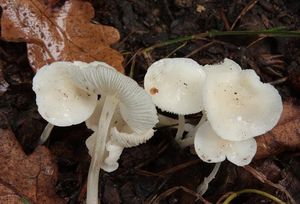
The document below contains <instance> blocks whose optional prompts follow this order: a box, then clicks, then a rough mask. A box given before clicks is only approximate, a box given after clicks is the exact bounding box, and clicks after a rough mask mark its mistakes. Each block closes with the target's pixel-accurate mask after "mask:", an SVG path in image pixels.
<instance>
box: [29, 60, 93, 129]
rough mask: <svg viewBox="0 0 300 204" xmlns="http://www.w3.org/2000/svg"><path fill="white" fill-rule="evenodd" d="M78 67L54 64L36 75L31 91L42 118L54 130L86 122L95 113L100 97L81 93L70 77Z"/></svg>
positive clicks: (84, 92) (68, 64) (66, 63)
mask: <svg viewBox="0 0 300 204" xmlns="http://www.w3.org/2000/svg"><path fill="white" fill-rule="evenodd" d="M74 67H76V66H75V65H74V64H72V63H70V62H54V63H52V64H50V65H45V66H44V67H42V69H39V71H38V72H37V73H36V75H35V76H34V78H33V82H32V85H33V87H32V89H33V90H34V92H35V93H36V103H37V106H38V111H39V113H40V114H41V116H42V117H43V118H44V119H45V120H47V121H48V122H49V123H51V124H53V125H55V126H69V125H75V124H79V123H81V122H83V121H85V120H86V119H87V118H89V117H90V115H91V114H92V113H93V111H94V109H95V106H96V103H97V95H96V94H91V93H88V92H86V91H84V90H83V89H80V88H79V87H78V86H77V85H76V84H75V83H74V82H73V81H72V78H71V77H70V74H69V70H72V69H73V68H74Z"/></svg>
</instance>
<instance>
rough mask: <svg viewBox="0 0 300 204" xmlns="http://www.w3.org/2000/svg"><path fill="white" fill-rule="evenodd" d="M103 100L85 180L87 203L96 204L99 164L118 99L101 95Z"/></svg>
mask: <svg viewBox="0 0 300 204" xmlns="http://www.w3.org/2000/svg"><path fill="white" fill-rule="evenodd" d="M100 100H105V101H104V105H103V108H102V112H101V116H100V119H99V124H98V129H97V132H96V141H95V144H94V148H93V150H94V151H93V156H92V161H91V164H90V169H89V174H88V181H87V198H86V199H87V200H86V202H87V204H98V203H100V202H98V183H99V172H100V168H101V164H102V162H103V160H104V153H105V146H106V142H107V137H108V133H109V126H110V122H111V119H112V117H113V115H114V112H115V109H116V107H117V105H118V102H119V100H118V99H117V98H116V97H115V96H106V97H101V99H100Z"/></svg>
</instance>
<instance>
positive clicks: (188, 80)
mask: <svg viewBox="0 0 300 204" xmlns="http://www.w3.org/2000/svg"><path fill="white" fill-rule="evenodd" d="M204 81H205V72H204V71H203V69H202V66H201V65H199V64H198V63H197V62H195V61H194V60H192V59H189V58H165V59H161V60H159V61H157V62H155V63H153V64H152V65H151V66H150V67H149V68H148V70H147V73H146V75H145V79H144V86H145V90H146V91H147V92H148V93H149V94H150V96H151V97H152V100H153V102H154V104H155V105H156V106H158V107H159V108H160V109H161V110H163V111H167V112H171V113H176V114H180V115H187V114H193V113H197V112H200V111H201V110H202V109H203V105H202V92H201V87H202V86H203V83H204Z"/></svg>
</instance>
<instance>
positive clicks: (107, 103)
mask: <svg viewBox="0 0 300 204" xmlns="http://www.w3.org/2000/svg"><path fill="white" fill-rule="evenodd" d="M75 64H77V65H80V66H78V67H76V68H75V69H72V71H71V72H70V75H71V77H72V79H73V80H74V81H75V83H76V84H77V86H79V87H81V88H82V89H83V90H85V91H86V92H87V93H90V94H97V95H101V98H100V101H99V103H100V106H101V107H102V110H101V114H100V117H99V121H98V126H97V129H96V131H95V138H96V139H95V141H94V144H93V147H92V150H90V152H91V153H92V161H91V164H90V169H89V174H88V184H87V203H89V204H97V203H98V180H99V171H100V168H101V165H102V164H103V163H105V160H107V159H108V160H110V159H111V160H112V161H115V160H116V157H119V155H120V152H121V151H120V149H121V148H122V147H120V146H116V144H114V143H111V144H112V145H115V146H110V144H109V145H107V144H108V142H109V141H110V136H111V133H110V131H111V129H112V128H113V127H114V126H115V125H114V122H115V121H114V120H113V118H114V115H115V113H116V112H117V111H119V112H120V115H121V118H122V119H123V120H124V122H125V123H126V125H127V126H128V127H129V128H130V130H132V134H134V135H135V136H139V135H144V134H146V133H147V132H149V130H151V129H152V128H153V127H154V125H155V124H156V123H157V122H158V119H157V113H156V109H155V106H154V104H153V103H152V100H151V98H150V96H149V95H148V94H147V93H146V92H145V91H144V89H142V88H141V87H140V86H139V85H138V84H137V83H136V82H135V81H134V80H133V79H131V78H129V77H126V76H124V75H122V74H121V73H119V72H117V71H116V70H115V69H113V68H112V67H110V66H109V65H107V64H92V66H90V65H89V64H87V63H82V62H81V63H78V62H75ZM96 115H97V114H96ZM152 133H153V132H152ZM152 135H153V134H152ZM152 135H151V136H152ZM121 136H122V135H121ZM112 149H117V150H118V153H117V155H116V156H113V155H112V154H111V153H109V155H110V156H108V157H106V156H107V154H106V153H107V152H111V150H112ZM108 162H110V161H108Z"/></svg>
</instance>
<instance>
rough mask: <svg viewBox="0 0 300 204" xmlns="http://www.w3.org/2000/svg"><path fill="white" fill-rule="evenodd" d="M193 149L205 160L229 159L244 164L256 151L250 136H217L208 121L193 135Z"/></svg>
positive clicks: (254, 143) (212, 161) (218, 160)
mask: <svg viewBox="0 0 300 204" xmlns="http://www.w3.org/2000/svg"><path fill="white" fill-rule="evenodd" d="M194 145H195V150H196V153H197V155H198V156H199V157H200V159H202V160H203V161H205V162H209V163H217V162H221V161H224V160H225V159H226V157H227V159H228V160H229V161H231V162H232V163H234V164H236V165H238V166H244V165H247V164H249V163H250V162H251V160H252V158H253V157H254V155H255V153H256V148H257V145H256V141H255V139H254V138H250V139H247V140H243V141H229V140H224V139H222V138H221V137H219V136H218V135H217V134H216V133H215V132H214V131H213V129H212V128H211V126H210V124H209V122H204V123H203V124H202V125H201V126H200V127H199V128H198V130H197V132H196V135H195V141H194Z"/></svg>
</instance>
